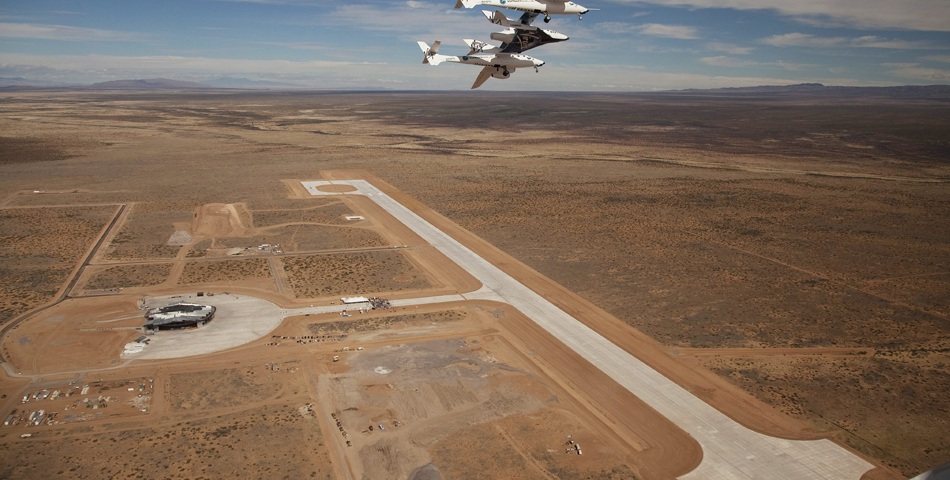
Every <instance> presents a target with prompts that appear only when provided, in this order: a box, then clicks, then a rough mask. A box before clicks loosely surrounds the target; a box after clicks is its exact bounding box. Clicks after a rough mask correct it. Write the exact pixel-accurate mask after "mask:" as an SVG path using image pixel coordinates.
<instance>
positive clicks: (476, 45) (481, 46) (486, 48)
mask: <svg viewBox="0 0 950 480" xmlns="http://www.w3.org/2000/svg"><path fill="white" fill-rule="evenodd" d="M462 41H463V42H465V44H466V45H468V48H469V49H470V50H469V52H468V54H469V55H474V54H476V53H483V52H491V51H493V50H497V49H498V47H496V46H494V45H490V44H488V43H485V42H483V41H481V40H472V39H471V38H463V39H462Z"/></svg>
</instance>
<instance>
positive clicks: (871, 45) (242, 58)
mask: <svg viewBox="0 0 950 480" xmlns="http://www.w3.org/2000/svg"><path fill="white" fill-rule="evenodd" d="M578 3H581V4H582V5H584V6H586V7H589V8H592V9H595V8H596V9H599V10H596V11H591V12H590V13H588V14H587V15H586V16H585V18H584V20H583V21H579V20H578V18H577V17H576V16H571V15H564V16H555V17H553V20H552V21H551V23H549V24H547V25H544V24H543V23H541V22H540V20H539V21H538V22H537V24H538V25H541V26H544V27H546V28H549V29H552V30H556V31H559V32H561V33H564V34H566V35H568V36H570V37H571V39H570V40H569V41H567V42H562V43H557V44H551V45H546V46H542V47H540V48H538V49H535V50H531V51H529V52H527V53H528V54H529V55H532V56H535V57H538V58H540V59H543V60H545V61H546V62H547V64H546V65H545V66H543V67H542V68H541V69H540V72H539V73H535V72H534V71H532V70H524V71H522V70H519V71H518V72H517V73H515V74H514V75H513V76H512V78H511V79H508V80H494V79H493V80H490V81H489V82H487V83H486V84H485V85H484V86H483V87H482V89H486V90H567V91H588V90H595V91H654V90H669V89H683V88H717V87H739V86H753V85H781V84H794V83H805V82H820V83H824V84H826V85H857V86H882V85H930V84H950V1H948V0H647V1H633V0H579V1H578ZM454 5H455V0H439V1H432V0H427V1H417V0H408V1H406V0H393V1H381V0H350V1H341V2H330V1H308V0H243V1H240V0H188V1H178V0H161V1H158V0H152V1H136V0H99V1H91V0H89V1H85V0H29V1H20V0H4V1H3V2H0V77H8V78H9V77H24V78H28V79H31V80H36V81H44V82H62V83H92V82H100V81H107V80H115V79H136V78H156V77H164V78H173V79H178V80H190V81H198V82H205V81H212V80H214V79H216V78H220V77H241V78H248V79H251V80H267V81H276V82H282V83H285V84H288V85H296V86H300V87H304V88H314V89H325V88H329V89H336V88H391V89H406V90H417V89H463V90H464V89H468V87H469V86H471V83H472V81H473V80H474V78H475V76H476V74H477V73H478V68H477V67H473V66H468V65H454V64H442V65H440V66H438V67H433V66H429V65H422V63H421V61H422V52H421V51H420V50H419V48H418V46H417V45H416V40H424V41H426V42H430V43H431V41H432V40H436V39H440V40H442V41H443V48H442V52H441V53H445V54H459V55H461V54H464V53H467V51H468V50H467V48H466V47H465V46H464V44H463V43H462V41H461V39H462V38H476V39H483V40H489V35H490V33H491V32H493V31H496V30H497V29H498V27H497V26H496V25H492V24H491V23H489V22H488V21H487V20H485V18H484V17H483V16H482V15H481V13H480V12H479V10H481V9H480V8H475V9H471V10H468V9H455V8H453V7H454ZM505 13H506V14H508V16H509V17H512V18H514V17H516V16H517V12H512V11H506V12H505ZM495 43H497V42H495Z"/></svg>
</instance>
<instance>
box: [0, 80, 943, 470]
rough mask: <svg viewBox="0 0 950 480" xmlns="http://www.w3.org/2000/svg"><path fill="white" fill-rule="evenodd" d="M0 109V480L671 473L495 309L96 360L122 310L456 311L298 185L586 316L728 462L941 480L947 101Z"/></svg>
mask: <svg viewBox="0 0 950 480" xmlns="http://www.w3.org/2000/svg"><path fill="white" fill-rule="evenodd" d="M0 97H2V100H0V240H2V241H0V259H2V260H0V328H2V337H0V355H2V359H3V362H4V364H3V365H4V370H3V372H0V408H2V410H0V414H2V415H0V417H2V418H3V419H5V420H7V421H8V422H9V423H10V424H9V425H0V478H208V479H213V478H235V477H245V478H338V479H344V478H373V479H378V478H412V479H419V480H428V479H437V478H546V479H552V478H558V479H573V478H577V479H582V478H616V479H621V478H623V479H626V478H644V479H650V478H674V477H676V476H679V475H682V474H685V473H687V472H689V471H691V470H692V469H693V468H695V467H696V465H698V463H699V461H700V459H701V454H702V452H701V450H700V449H699V447H698V445H697V444H696V443H695V441H693V440H692V439H691V438H690V437H689V435H687V434H686V433H685V432H683V431H682V430H680V429H679V428H677V427H676V426H675V425H673V424H671V423H670V422H669V421H668V420H666V419H665V418H663V417H662V416H660V415H659V414H657V413H656V412H655V411H653V410H651V409H650V408H649V407H647V406H646V405H645V404H643V403H642V402H641V401H640V400H639V399H637V398H636V397H635V396H634V395H632V394H630V393H629V392H627V391H626V390H623V389H622V388H621V387H619V386H618V385H617V384H616V383H614V382H613V381H612V380H610V379H609V378H607V377H606V376H605V375H604V374H602V373H600V372H599V371H597V370H596V369H592V368H590V365H589V364H587V363H586V362H585V361H584V360H583V359H581V358H575V357H576V354H574V353H573V352H571V351H570V350H567V349H566V348H565V347H564V346H563V345H561V344H560V343H558V342H557V341H555V340H553V338H551V337H550V336H548V335H547V334H546V333H545V332H544V331H543V330H541V329H540V328H538V327H537V326H536V325H535V324H534V323H532V322H531V321H530V320H528V319H527V318H525V317H524V316H523V315H521V314H520V313H519V312H518V311H516V310H514V309H511V308H509V307H507V306H505V305H501V304H497V303H493V302H487V301H484V302H483V301H465V302H449V303H439V304H430V305H424V306H419V307H415V308H409V307H405V308H388V309H379V310H369V311H365V312H360V313H357V312H356V311H353V312H352V315H351V316H348V317H343V316H340V315H338V314H313V315H309V314H307V315H296V316H291V317H289V318H287V319H285V320H284V321H283V322H282V323H281V324H280V325H279V326H278V327H277V328H276V329H275V330H273V331H271V332H269V333H268V334H267V335H266V336H264V337H263V338H260V339H258V340H255V341H252V342H250V343H247V344H244V345H239V346H236V347H234V348H231V349H228V350H225V351H222V352H218V353H212V354H206V355H200V356H193V357H183V358H174V359H166V360H143V359H139V360H137V359H136V358H135V356H134V355H131V356H129V355H122V352H123V347H124V345H125V344H127V343H129V342H132V341H133V340H135V339H136V338H137V337H139V336H140V335H142V329H141V327H142V324H143V318H142V315H143V311H142V305H143V302H144V301H145V300H146V299H148V298H155V297H160V296H175V295H188V296H191V297H192V298H193V299H194V298H197V297H195V295H196V292H202V293H211V294H223V293H224V292H228V293H232V294H239V295H245V296H253V297H257V298H261V299H265V300H268V301H270V302H272V303H274V304H276V305H278V306H280V307H281V308H301V307H309V306H312V305H319V306H330V305H334V304H336V303H337V302H339V299H340V297H341V296H347V295H367V296H377V297H382V298H386V299H401V298H413V297H421V296H425V297H429V296H439V295H449V294H455V293H464V292H470V291H473V290H475V289H477V288H478V283H477V282H476V281H475V280H474V279H473V278H471V277H470V276H468V275H467V273H466V272H464V271H462V270H461V268H460V267H458V266H457V265H454V264H452V263H451V262H449V261H448V260H447V259H446V258H445V257H443V256H442V255H441V254H440V253H439V252H438V251H436V250H435V249H434V248H433V247H432V246H430V245H428V244H426V242H425V241H423V240H422V239H421V238H419V237H418V236H416V235H415V234H414V233H413V232H412V231H410V230H409V229H407V228H406V227H405V226H403V225H401V224H399V223H398V222H396V221H395V220H394V219H392V218H391V217H389V216H388V215H387V214H386V213H385V212H383V211H382V210H381V209H380V208H379V207H378V206H376V205H375V204H374V203H373V202H370V201H368V200H366V199H363V198H360V197H355V196H345V195H344V196H340V195H336V196H321V197H311V196H309V195H307V194H306V192H305V191H304V190H303V189H302V187H301V185H300V182H301V181H307V180H319V179H334V178H335V179H367V180H369V181H370V182H371V183H373V184H374V185H376V186H377V187H378V188H380V189H382V190H384V191H386V192H387V193H388V194H389V195H390V196H393V197H394V198H396V199H397V200H399V201H400V202H402V203H403V204H405V205H406V206H408V207H410V208H411V209H413V210H414V211H416V212H417V213H419V214H420V215H423V216H425V218H427V219H428V220H429V221H430V222H433V223H434V224H436V225H438V226H439V227H440V228H442V229H443V230H444V231H446V232H449V233H450V234H452V235H453V236H455V237H456V238H459V239H460V240H462V241H463V242H464V243H466V244H468V245H473V246H477V249H478V251H479V253H480V254H482V255H483V256H484V257H485V258H488V259H490V260H492V261H493V262H494V263H496V264H497V265H499V266H500V267H502V268H503V269H505V270H506V271H509V272H520V273H519V275H522V276H523V277H522V278H532V279H534V280H532V281H530V282H528V284H529V286H531V287H532V288H534V289H536V290H538V291H543V292H545V293H546V294H550V295H551V298H556V299H557V300H556V302H558V303H559V304H560V305H561V306H563V307H565V308H576V309H585V310H587V311H592V312H596V315H593V316H592V317H591V318H592V319H591V320H589V326H591V328H594V329H595V330H598V331H599V332H601V333H602V334H604V335H605V336H607V337H608V338H611V339H612V340H614V341H615V342H617V343H618V345H621V346H622V347H623V348H625V349H627V350H628V351H631V352H634V354H635V355H636V356H638V357H639V358H640V359H642V360H644V361H645V362H647V363H649V364H650V365H651V366H653V367H654V368H655V369H657V370H658V371H660V372H661V373H663V374H664V375H667V376H668V377H669V378H671V379H673V380H674V381H676V382H677V383H679V384H680V385H682V386H684V387H685V388H687V389H688V390H690V391H691V392H693V393H694V394H695V395H697V396H699V397H700V398H702V399H704V400H706V401H707V402H709V403H710V404H712V405H713V406H714V407H716V408H718V409H720V410H722V411H723V412H725V413H727V414H728V415H730V416H731V417H733V418H734V419H736V420H737V421H739V422H740V423H743V424H745V425H747V426H749V427H750V428H753V429H754V430H758V431H762V432H765V433H768V434H772V435H776V436H782V437H786V438H800V439H812V438H831V439H832V440H834V441H836V442H838V443H840V444H842V445H845V446H847V447H848V448H851V449H853V450H854V451H855V452H858V453H859V454H860V455H862V456H863V457H864V458H866V459H868V460H869V461H871V462H873V463H874V464H875V466H876V468H874V469H873V470H871V471H870V472H869V473H867V474H866V475H865V478H867V479H872V478H873V479H885V478H902V477H906V476H912V475H916V474H918V473H920V472H922V471H924V470H927V469H929V468H931V467H933V466H936V465H939V464H941V463H944V462H946V461H948V460H950V433H948V432H950V395H948V394H947V392H948V391H950V353H948V351H950V350H948V349H950V235H948V232H950V185H948V183H950V163H948V159H950V134H948V132H950V103H948V100H950V99H933V98H924V99H915V98H912V97H908V98H900V99H894V98H886V97H880V96H878V97H875V96H873V94H868V96H859V95H858V96H855V95H852V96H848V97H840V98H839V97H835V96H831V95H816V96H808V95H770V94H764V93H763V94H753V93H744V94H740V93H736V92H732V93H729V92H706V93H695V92H694V93H689V92H681V93H666V94H593V93H591V94H559V93H558V94H550V93H549V94H531V93H528V94H507V93H491V94H481V93H475V94H469V93H382V92H371V93H366V92H362V93H355V92H354V93H321V92H244V91H202V92H187V91H184V92H159V93H155V92H136V91H121V92H120V91H116V92H89V91H85V92H84V91H40V92H29V91H26V92H0ZM348 216H350V217H352V216H358V217H356V218H347V217H348ZM214 321H218V320H217V319H216V320H213V322H214ZM221 321H224V320H221ZM184 333H187V332H184ZM162 334H163V333H159V335H162ZM146 348H148V347H146ZM334 357H336V360H334ZM24 400H26V401H25V402H24ZM40 410H42V411H43V416H42V417H37V414H35V412H38V411H40ZM31 415H32V417H31ZM31 418H33V419H36V422H33V423H39V425H28V424H29V423H31V422H30V420H31ZM568 436H570V437H568ZM570 442H574V443H570ZM574 444H581V445H583V446H584V452H583V453H584V454H583V455H576V454H575V453H574V450H573V447H572V445H574Z"/></svg>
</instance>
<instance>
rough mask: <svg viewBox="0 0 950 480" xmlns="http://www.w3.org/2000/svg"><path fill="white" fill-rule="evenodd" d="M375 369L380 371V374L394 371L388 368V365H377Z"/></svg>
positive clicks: (377, 371)
mask: <svg viewBox="0 0 950 480" xmlns="http://www.w3.org/2000/svg"><path fill="white" fill-rule="evenodd" d="M373 371H374V372H376V373H378V374H380V375H386V374H387V373H389V372H392V370H390V369H388V368H386V367H376V368H374V369H373Z"/></svg>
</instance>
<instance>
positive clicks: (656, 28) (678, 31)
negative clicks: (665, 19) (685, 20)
mask: <svg viewBox="0 0 950 480" xmlns="http://www.w3.org/2000/svg"><path fill="white" fill-rule="evenodd" d="M637 30H638V31H639V32H640V33H642V34H644V35H650V36H654V37H663V38H676V39H680V40H692V39H696V38H699V36H697V34H696V28H694V27H688V26H685V25H663V24H659V23H647V24H645V25H640V26H639V27H638V28H637Z"/></svg>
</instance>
